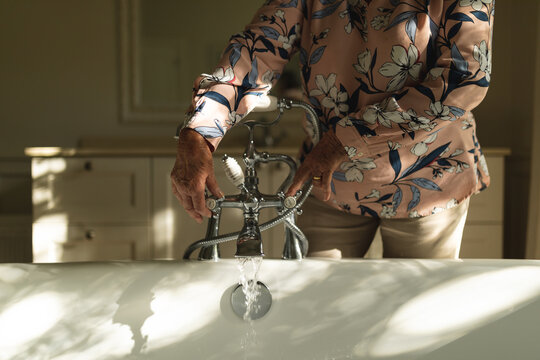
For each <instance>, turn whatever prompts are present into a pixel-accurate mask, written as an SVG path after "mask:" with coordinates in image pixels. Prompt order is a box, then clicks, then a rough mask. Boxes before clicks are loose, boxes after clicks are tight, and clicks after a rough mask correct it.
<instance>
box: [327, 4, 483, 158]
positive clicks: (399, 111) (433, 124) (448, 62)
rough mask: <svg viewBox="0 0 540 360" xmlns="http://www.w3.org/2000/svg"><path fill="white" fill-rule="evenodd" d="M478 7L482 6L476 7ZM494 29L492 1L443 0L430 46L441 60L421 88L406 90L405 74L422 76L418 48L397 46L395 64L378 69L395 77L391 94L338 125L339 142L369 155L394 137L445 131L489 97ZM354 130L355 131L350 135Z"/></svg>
mask: <svg viewBox="0 0 540 360" xmlns="http://www.w3.org/2000/svg"><path fill="white" fill-rule="evenodd" d="M476 3H478V4H480V5H481V6H475V5H478V4H476ZM471 4H472V6H471ZM492 25H493V4H492V0H482V2H481V1H480V0H478V1H474V2H472V1H467V0H455V1H449V0H445V1H444V6H443V9H442V16H441V23H440V24H438V25H437V24H432V29H433V28H434V31H433V30H432V31H433V32H434V34H435V36H433V38H432V42H433V44H432V45H433V48H434V49H436V50H435V51H434V53H435V54H438V55H435V56H434V60H435V61H434V64H433V65H432V66H430V67H429V68H430V69H431V70H430V71H429V73H428V74H427V75H426V77H425V79H424V80H423V81H422V82H421V83H419V84H417V85H414V86H405V87H403V83H404V82H405V79H406V77H407V74H408V73H411V72H413V73H414V72H416V73H418V71H419V66H420V64H418V63H415V61H414V60H415V59H418V49H417V48H416V47H415V46H414V44H411V45H410V46H409V48H408V49H407V48H404V47H402V46H394V47H393V48H392V54H391V57H392V62H388V63H385V64H383V65H382V67H381V68H380V69H379V73H380V74H382V75H383V76H387V77H392V79H391V80H390V82H389V83H388V86H387V91H388V92H389V93H390V95H389V96H388V97H386V98H384V99H383V100H382V101H380V102H377V103H374V104H368V105H365V106H363V107H361V108H360V109H359V111H358V112H355V113H350V114H349V115H348V116H347V117H346V118H344V119H342V120H341V121H339V122H338V123H337V125H336V134H337V135H338V138H339V139H340V140H341V141H342V142H343V143H349V144H356V145H358V146H359V147H364V148H365V146H366V143H367V144H368V145H367V149H366V148H365V149H366V151H368V152H369V151H373V149H370V145H375V144H381V146H382V143H386V141H387V139H389V138H390V137H395V136H396V135H400V134H404V133H409V134H411V133H414V132H416V135H417V136H420V137H422V136H428V135H429V132H431V131H432V130H434V129H435V128H437V129H441V128H443V127H445V126H446V125H448V124H449V123H451V122H453V121H456V120H457V119H459V118H461V117H463V116H464V115H465V114H466V113H467V112H469V111H470V110H472V109H473V108H475V107H476V106H477V105H478V104H480V102H481V101H482V99H483V98H484V97H485V95H486V93H487V88H488V85H489V81H490V73H491V34H492ZM370 55H371V54H370V53H366V54H363V58H362V60H364V61H365V62H367V64H369V63H370V62H371V58H370ZM429 56H430V55H429V51H428V57H429ZM361 65H362V64H360V65H358V68H359V69H362V66H361ZM367 67H369V65H367ZM364 68H365V66H364ZM367 91H369V90H367ZM340 125H341V126H340ZM350 127H354V128H355V129H356V131H350V130H352V129H351V128H350ZM422 132H423V133H424V134H425V135H421V133H422ZM416 141H418V138H416Z"/></svg>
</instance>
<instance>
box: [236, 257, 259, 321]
mask: <svg viewBox="0 0 540 360" xmlns="http://www.w3.org/2000/svg"><path fill="white" fill-rule="evenodd" d="M261 263H262V257H260V256H256V257H243V258H238V269H239V270H240V284H242V292H243V293H244V296H245V298H246V303H245V305H246V310H245V312H244V316H243V319H244V320H245V321H249V320H252V315H254V314H255V313H257V310H258V309H257V297H258V296H259V293H260V291H259V285H258V283H257V282H258V274H259V269H260V267H261Z"/></svg>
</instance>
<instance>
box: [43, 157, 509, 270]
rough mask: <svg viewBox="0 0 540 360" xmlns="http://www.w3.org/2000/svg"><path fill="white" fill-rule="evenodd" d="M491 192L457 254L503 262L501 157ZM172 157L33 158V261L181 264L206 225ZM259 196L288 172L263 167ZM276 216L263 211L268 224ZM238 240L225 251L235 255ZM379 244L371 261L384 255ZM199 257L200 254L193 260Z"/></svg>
mask: <svg viewBox="0 0 540 360" xmlns="http://www.w3.org/2000/svg"><path fill="white" fill-rule="evenodd" d="M220 159H221V155H216V156H215V160H214V162H215V163H214V169H215V173H216V178H217V180H218V183H219V185H220V187H221V189H222V191H223V192H224V193H225V194H234V193H237V192H238V190H237V189H235V187H234V186H233V185H232V184H231V183H230V181H229V180H228V179H227V178H226V176H225V173H224V170H223V166H222V165H221V161H220ZM487 162H488V166H489V169H490V172H491V178H492V180H491V186H490V187H489V188H488V189H486V190H485V191H483V192H482V193H481V194H478V195H475V196H473V197H472V199H471V202H470V209H469V215H468V219H467V224H466V226H465V231H464V236H463V244H462V249H461V254H460V256H461V257H463V258H482V257H484V258H501V257H502V249H503V225H502V224H503V208H504V207H503V189H504V183H503V177H504V154H499V155H493V156H488V157H487ZM173 164H174V156H172V155H168V154H167V155H166V156H165V155H164V156H161V157H160V156H154V157H152V156H142V155H141V156H132V157H128V156H126V157H114V158H110V157H104V156H101V157H98V156H96V157H78V158H77V157H71V158H70V157H51V158H39V157H36V158H34V159H33V160H32V177H33V191H32V196H33V206H34V217H33V254H34V261H36V262H55V261H89V260H94V261H95V260H127V259H180V258H181V257H182V255H183V253H184V251H185V249H186V248H187V247H188V245H189V244H191V243H193V242H195V241H197V240H199V239H202V238H204V236H205V234H206V221H205V222H204V223H203V224H197V223H196V222H195V221H194V220H192V219H191V218H190V217H189V216H188V215H187V213H186V212H185V211H184V209H183V208H182V207H181V205H180V204H179V203H178V200H177V199H176V198H175V197H174V195H173V193H172V189H171V182H170V172H171V169H172V167H173ZM258 173H259V178H260V184H259V188H260V191H261V192H263V193H267V194H275V192H276V190H277V188H278V186H279V185H280V184H281V182H282V181H283V180H284V179H285V177H286V176H287V173H288V167H287V166H285V165H283V164H275V163H274V164H270V165H264V164H262V165H261V167H260V169H258ZM274 216H276V212H275V210H273V209H266V210H263V211H261V217H260V222H261V223H263V222H265V221H267V220H269V219H270V218H273V217H274ZM241 227H242V212H241V210H239V209H224V210H223V213H222V218H221V226H220V234H224V233H228V232H235V231H239V230H240V229H241ZM283 234H284V231H283V226H282V225H279V226H277V227H275V228H272V229H269V230H267V231H265V232H263V233H262V237H263V246H264V251H265V254H266V255H267V256H268V257H270V258H280V257H281V253H282V250H283V239H284V236H283ZM235 250H236V247H235V244H234V242H228V243H225V244H222V245H221V255H222V257H232V256H233V255H234V252H235ZM380 254H381V244H380V238H377V239H376V240H375V241H374V244H373V246H372V248H371V249H370V252H369V257H374V258H377V257H380ZM194 256H195V255H194Z"/></svg>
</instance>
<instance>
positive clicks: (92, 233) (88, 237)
mask: <svg viewBox="0 0 540 360" xmlns="http://www.w3.org/2000/svg"><path fill="white" fill-rule="evenodd" d="M84 237H85V238H86V240H93V239H94V238H95V237H96V232H95V231H94V230H88V231H87V232H86V233H85V234H84Z"/></svg>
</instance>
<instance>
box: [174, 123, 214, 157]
mask: <svg viewBox="0 0 540 360" xmlns="http://www.w3.org/2000/svg"><path fill="white" fill-rule="evenodd" d="M180 142H196V143H198V144H200V145H201V146H202V145H203V144H204V145H205V146H206V147H207V148H208V149H209V150H210V152H211V153H212V152H214V150H215V149H214V146H213V145H212V144H211V143H210V142H209V141H208V140H207V139H206V138H205V137H204V136H203V135H201V134H200V133H199V132H198V131H197V130H195V129H192V128H188V127H185V128H183V129H182V130H180V132H179V133H178V143H180Z"/></svg>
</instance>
